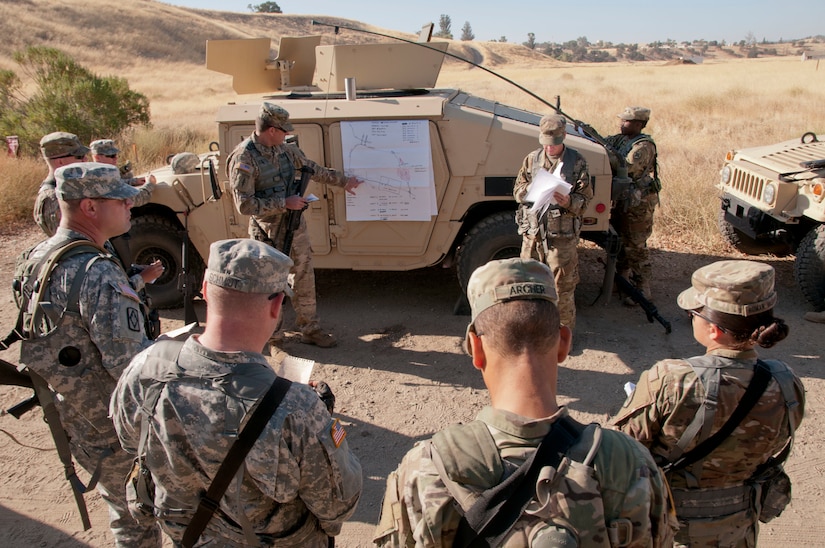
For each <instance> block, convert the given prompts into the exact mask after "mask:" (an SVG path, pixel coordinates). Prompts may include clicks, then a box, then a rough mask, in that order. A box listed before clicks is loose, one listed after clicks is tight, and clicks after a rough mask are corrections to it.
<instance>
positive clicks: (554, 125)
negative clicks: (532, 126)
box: [539, 114, 567, 145]
mask: <svg viewBox="0 0 825 548" xmlns="http://www.w3.org/2000/svg"><path fill="white" fill-rule="evenodd" d="M566 135H567V120H566V119H565V118H564V116H562V115H561V114H546V115H544V116H542V118H541V121H540V122H539V143H540V144H542V145H560V144H562V143H563V142H564V137H565V136H566Z"/></svg>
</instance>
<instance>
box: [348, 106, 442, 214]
mask: <svg viewBox="0 0 825 548" xmlns="http://www.w3.org/2000/svg"><path fill="white" fill-rule="evenodd" d="M341 146H342V152H343V156H344V172H345V173H346V174H347V175H350V176H355V177H358V178H359V179H361V180H362V181H364V184H362V185H360V186H359V187H358V189H357V190H356V191H355V195H350V194H347V196H346V200H347V220H348V221H429V220H430V219H431V217H432V216H433V215H437V214H438V204H437V201H436V194H435V178H434V176H433V160H432V150H431V148H430V130H429V125H428V122H427V120H370V121H359V122H341Z"/></svg>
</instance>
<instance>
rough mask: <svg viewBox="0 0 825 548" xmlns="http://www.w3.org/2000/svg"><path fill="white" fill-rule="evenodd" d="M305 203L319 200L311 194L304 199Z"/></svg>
mask: <svg viewBox="0 0 825 548" xmlns="http://www.w3.org/2000/svg"><path fill="white" fill-rule="evenodd" d="M304 199H305V200H306V201H307V202H317V201H318V200H320V198H319V197H318V196H316V195H315V194H312V193H311V192H310V193H309V194H308V195H307V196H306V197H305V198H304Z"/></svg>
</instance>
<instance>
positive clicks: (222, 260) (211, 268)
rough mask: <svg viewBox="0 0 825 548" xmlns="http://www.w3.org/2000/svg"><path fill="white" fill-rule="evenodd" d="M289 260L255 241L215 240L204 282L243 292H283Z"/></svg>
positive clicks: (269, 247) (290, 261) (289, 293)
mask: <svg viewBox="0 0 825 548" xmlns="http://www.w3.org/2000/svg"><path fill="white" fill-rule="evenodd" d="M292 264H293V263H292V259H290V258H289V257H287V256H286V255H284V254H283V253H281V252H280V251H278V250H277V249H275V248H274V247H272V246H270V245H267V244H265V243H263V242H259V241H258V240H253V239H251V238H241V239H234V240H218V241H217V242H213V243H212V245H211V246H209V259H208V260H207V266H206V274H205V276H206V281H207V282H209V283H210V284H212V285H217V286H220V287H224V288H226V289H234V290H235V291H241V292H243V293H266V294H271V293H281V292H283V293H286V294H287V295H288V296H290V297H292V288H290V287H289V283H288V281H287V278H288V277H289V269H290V268H292Z"/></svg>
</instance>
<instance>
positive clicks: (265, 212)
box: [227, 133, 347, 334]
mask: <svg viewBox="0 0 825 548" xmlns="http://www.w3.org/2000/svg"><path fill="white" fill-rule="evenodd" d="M227 166H228V171H227V173H228V175H229V180H230V184H231V185H232V193H233V197H234V199H235V206H236V207H237V208H238V211H239V212H240V213H241V214H242V215H251V217H250V219H249V235H250V236H251V237H253V238H255V239H256V240H259V241H263V242H266V241H267V240H269V241H271V242H272V243H273V244H274V247H276V248H277V249H283V244H284V236H285V235H286V218H287V213H288V210H287V209H286V198H287V197H288V196H291V195H294V194H296V192H295V178H296V174H299V173H300V169H301V167H302V166H308V167H310V168H312V169H313V170H314V171H315V174H314V175H313V176H312V178H313V179H314V180H316V181H318V182H320V183H323V184H327V185H334V186H339V187H342V188H343V187H345V186H346V184H347V177H346V176H345V175H343V174H341V173H338V172H337V171H335V170H333V169H329V168H326V167H324V166H321V165H318V164H316V163H315V162H313V161H312V160H310V159H309V158H307V157H306V155H304V153H303V151H301V149H299V148H298V147H297V146H295V145H292V144H284V145H278V146H272V147H267V146H264V145H262V144H261V143H260V142H259V141H258V138H257V135H256V134H254V133H253V134H252V136H251V137H250V138H248V139H246V140H244V141H243V142H242V143H241V144H239V145H238V146H237V147H236V148H235V150H233V151H232V154H230V156H229V161H228V162H227ZM289 256H290V257H291V258H292V260H293V261H294V262H295V266H293V267H292V273H293V274H294V275H295V280H294V284H293V289H294V291H295V296H294V297H293V298H292V306H293V308H294V309H295V315H296V324H297V325H298V328H299V329H300V330H301V332H302V333H304V334H309V333H314V332H317V331H319V330H320V325H319V320H318V312H317V304H316V299H315V271H314V270H313V268H312V247H311V246H310V241H309V232H308V231H307V224H306V219H304V216H301V224H300V226H299V227H298V230H296V231H295V234H294V236H293V240H292V248H291V249H290V252H289Z"/></svg>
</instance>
